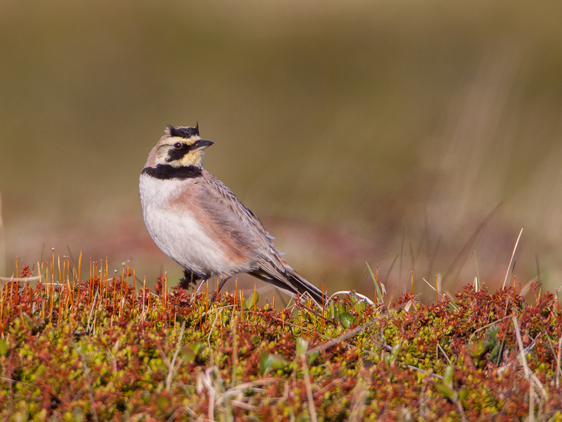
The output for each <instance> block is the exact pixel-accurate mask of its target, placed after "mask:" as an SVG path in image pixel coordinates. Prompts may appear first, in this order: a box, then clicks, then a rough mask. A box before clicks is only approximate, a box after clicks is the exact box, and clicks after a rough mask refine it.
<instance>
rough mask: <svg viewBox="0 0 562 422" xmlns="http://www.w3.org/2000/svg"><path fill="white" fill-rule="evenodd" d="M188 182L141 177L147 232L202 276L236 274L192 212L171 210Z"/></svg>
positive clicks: (141, 192) (185, 266) (186, 266)
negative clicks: (171, 204)
mask: <svg viewBox="0 0 562 422" xmlns="http://www.w3.org/2000/svg"><path fill="white" fill-rule="evenodd" d="M185 183H190V181H186V180H176V179H167V180H160V179H156V178H154V177H151V176H148V175H146V174H143V175H141V177H140V196H141V204H142V212H143V217H144V222H145V224H146V228H147V229H148V232H149V233H150V236H151V237H152V239H153V240H154V242H155V243H156V245H157V246H158V247H159V248H160V249H161V250H162V252H164V253H165V254H166V255H168V256H169V257H170V258H172V259H173V260H174V261H176V262H177V263H178V264H180V265H181V266H183V267H184V268H188V269H191V270H193V271H195V272H197V273H200V274H209V275H211V276H215V275H221V274H224V275H230V274H232V273H233V268H232V264H231V263H229V261H228V259H227V257H226V256H225V254H224V252H223V251H222V250H221V249H220V247H219V245H218V244H217V242H215V241H214V240H213V239H212V238H210V237H209V236H207V234H206V233H205V230H204V229H203V227H202V226H201V224H200V223H199V222H198V221H197V220H196V219H195V218H194V214H193V211H192V210H190V209H188V208H186V209H182V210H179V209H178V208H172V207H170V205H169V204H170V201H173V200H175V199H176V198H177V197H178V195H179V193H180V192H181V187H182V185H184V184H185Z"/></svg>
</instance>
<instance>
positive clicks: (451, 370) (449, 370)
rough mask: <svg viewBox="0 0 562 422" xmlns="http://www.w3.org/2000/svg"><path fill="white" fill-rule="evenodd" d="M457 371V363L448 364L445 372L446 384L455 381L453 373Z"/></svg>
mask: <svg viewBox="0 0 562 422" xmlns="http://www.w3.org/2000/svg"><path fill="white" fill-rule="evenodd" d="M454 372H455V365H448V366H447V367H446V368H445V371H444V372H443V382H444V383H445V384H446V385H452V383H453V374H454Z"/></svg>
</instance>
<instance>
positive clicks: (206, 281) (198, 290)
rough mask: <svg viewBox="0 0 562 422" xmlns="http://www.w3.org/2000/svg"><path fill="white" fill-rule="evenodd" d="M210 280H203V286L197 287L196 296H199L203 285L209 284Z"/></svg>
mask: <svg viewBox="0 0 562 422" xmlns="http://www.w3.org/2000/svg"><path fill="white" fill-rule="evenodd" d="M208 282H209V280H201V284H200V285H199V286H198V287H197V290H196V291H195V294H199V292H200V291H201V287H203V285H204V284H205V283H208Z"/></svg>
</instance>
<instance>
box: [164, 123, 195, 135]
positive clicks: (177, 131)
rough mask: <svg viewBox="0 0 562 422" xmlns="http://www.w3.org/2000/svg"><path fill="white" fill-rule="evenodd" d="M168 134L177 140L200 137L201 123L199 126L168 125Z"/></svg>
mask: <svg viewBox="0 0 562 422" xmlns="http://www.w3.org/2000/svg"><path fill="white" fill-rule="evenodd" d="M166 132H167V133H168V135H169V136H171V137H177V138H191V137H192V136H199V123H197V126H195V127H191V126H179V127H173V126H172V125H168V127H167V129H166Z"/></svg>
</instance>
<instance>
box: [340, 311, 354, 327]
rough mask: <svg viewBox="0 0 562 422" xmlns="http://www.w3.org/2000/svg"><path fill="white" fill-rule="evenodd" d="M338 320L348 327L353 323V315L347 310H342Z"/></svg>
mask: <svg viewBox="0 0 562 422" xmlns="http://www.w3.org/2000/svg"><path fill="white" fill-rule="evenodd" d="M340 322H341V325H343V326H344V327H345V328H349V327H351V325H352V324H354V323H355V317H354V316H353V315H351V314H350V313H348V312H343V313H341V314H340Z"/></svg>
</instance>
